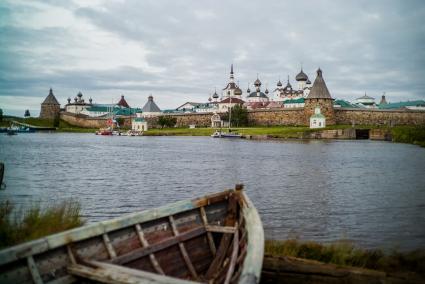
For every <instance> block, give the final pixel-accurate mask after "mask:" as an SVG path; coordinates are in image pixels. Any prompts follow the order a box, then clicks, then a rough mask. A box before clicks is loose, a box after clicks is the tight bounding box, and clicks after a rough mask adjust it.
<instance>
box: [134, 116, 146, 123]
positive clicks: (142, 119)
mask: <svg viewBox="0 0 425 284" xmlns="http://www.w3.org/2000/svg"><path fill="white" fill-rule="evenodd" d="M133 121H134V122H145V119H144V118H143V117H136V118H135V119H134V120H133Z"/></svg>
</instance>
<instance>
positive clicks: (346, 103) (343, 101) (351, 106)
mask: <svg viewBox="0 0 425 284" xmlns="http://www.w3.org/2000/svg"><path fill="white" fill-rule="evenodd" d="M334 105H340V106H341V107H346V108H353V107H355V108H358V107H359V106H357V105H354V104H352V103H349V102H347V101H345V100H335V101H334Z"/></svg>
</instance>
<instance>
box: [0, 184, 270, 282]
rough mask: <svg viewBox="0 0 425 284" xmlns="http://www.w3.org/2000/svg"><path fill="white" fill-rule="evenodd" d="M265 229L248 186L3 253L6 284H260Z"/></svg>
mask: <svg viewBox="0 0 425 284" xmlns="http://www.w3.org/2000/svg"><path fill="white" fill-rule="evenodd" d="M263 252H264V232H263V227H262V224H261V220H260V217H259V215H258V212H257V210H256V209H255V207H254V205H253V204H252V203H251V201H250V200H249V198H248V196H247V195H246V194H245V192H244V191H243V190H242V186H236V188H235V189H231V190H226V191H223V192H220V193H216V194H212V195H207V196H204V197H201V198H197V199H193V200H186V201H180V202H176V203H174V204H171V205H168V206H164V207H160V208H157V209H152V210H147V211H143V212H137V213H133V214H130V215H127V216H123V217H121V218H117V219H113V220H108V221H103V222H99V223H94V224H90V225H87V226H83V227H80V228H76V229H72V230H69V231H65V232H63V233H58V234H54V235H50V236H47V237H44V238H41V239H38V240H34V241H31V242H28V243H24V244H21V245H17V246H14V247H11V248H7V249H5V250H2V251H0V271H1V273H0V283H88V282H89V283H92V282H96V283H194V281H195V282H204V283H207V282H208V283H252V284H254V283H258V282H259V280H260V273H261V268H262V263H263Z"/></svg>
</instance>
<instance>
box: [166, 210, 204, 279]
mask: <svg viewBox="0 0 425 284" xmlns="http://www.w3.org/2000/svg"><path fill="white" fill-rule="evenodd" d="M168 218H169V220H170V224H171V228H172V229H173V233H174V235H175V236H176V237H178V236H179V231H178V230H177V227H176V223H175V222H174V217H173V216H169V217H168ZM179 248H180V252H181V254H182V256H183V259H184V262H185V263H186V266H187V268H188V269H189V271H190V274H192V277H193V278H195V279H198V278H199V276H198V273H196V270H195V267H193V264H192V261H191V260H190V258H189V255H188V254H187V251H186V248H185V247H184V244H183V242H179Z"/></svg>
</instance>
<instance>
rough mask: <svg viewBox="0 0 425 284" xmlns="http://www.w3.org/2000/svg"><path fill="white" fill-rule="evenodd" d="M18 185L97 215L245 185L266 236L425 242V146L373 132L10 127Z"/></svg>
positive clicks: (9, 162) (24, 193) (23, 194)
mask: <svg viewBox="0 0 425 284" xmlns="http://www.w3.org/2000/svg"><path fill="white" fill-rule="evenodd" d="M0 160H2V161H4V162H5V164H6V174H5V182H6V183H7V189H6V190H5V191H1V192H0V199H1V200H5V199H10V200H13V201H14V202H15V203H18V204H22V206H28V204H31V203H34V202H42V203H43V204H48V203H50V202H53V201H58V200H63V199H67V198H70V197H72V198H76V199H78V200H80V202H81V204H82V207H83V213H84V217H85V218H87V219H88V220H89V222H94V221H98V220H104V219H108V218H111V217H115V216H119V215H122V214H125V213H129V212H134V211H137V210H143V209H149V208H153V207H157V206H159V205H164V204H167V203H169V202H173V201H177V200H182V199H186V198H193V197H195V196H202V195H204V194H206V193H211V192H216V191H221V190H223V189H225V188H231V187H233V186H234V185H235V184H236V183H244V184H245V186H246V191H247V193H248V195H249V196H250V198H251V199H252V201H253V202H254V204H255V205H256V207H257V209H258V210H259V212H260V215H261V218H262V220H263V224H264V229H265V233H266V237H267V238H274V239H284V238H288V237H298V238H300V239H304V240H315V241H320V242H329V241H334V240H339V239H349V240H352V241H354V242H355V243H356V244H358V245H360V246H363V247H366V248H376V247H379V248H394V247H397V248H399V249H401V250H408V249H415V248H425V183H424V173H425V171H424V169H425V149H423V148H420V147H417V146H413V145H406V144H395V143H388V142H372V141H309V142H301V141H284V142H275V141H273V142H270V141H245V140H225V139H212V138H209V137H103V136H95V135H93V134H68V133H57V134H47V133H45V134H43V133H37V134H19V135H17V136H6V135H0Z"/></svg>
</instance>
